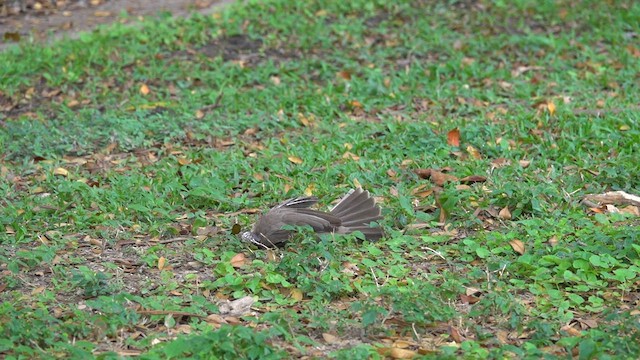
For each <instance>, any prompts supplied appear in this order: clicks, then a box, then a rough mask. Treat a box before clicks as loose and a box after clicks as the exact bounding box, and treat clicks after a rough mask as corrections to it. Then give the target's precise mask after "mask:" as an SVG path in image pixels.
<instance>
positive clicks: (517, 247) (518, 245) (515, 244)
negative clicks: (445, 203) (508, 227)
mask: <svg viewBox="0 0 640 360" xmlns="http://www.w3.org/2000/svg"><path fill="white" fill-rule="evenodd" d="M509 245H511V247H512V248H513V250H514V251H515V252H517V253H518V254H520V255H524V251H525V249H524V243H523V242H522V241H520V240H518V239H513V240H511V241H509Z"/></svg>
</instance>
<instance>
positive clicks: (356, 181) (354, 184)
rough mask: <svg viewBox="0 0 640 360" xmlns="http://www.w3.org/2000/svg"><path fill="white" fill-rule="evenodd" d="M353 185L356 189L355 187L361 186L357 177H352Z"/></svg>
mask: <svg viewBox="0 0 640 360" xmlns="http://www.w3.org/2000/svg"><path fill="white" fill-rule="evenodd" d="M353 186H355V187H356V189H357V188H362V184H360V181H358V179H357V178H354V179H353Z"/></svg>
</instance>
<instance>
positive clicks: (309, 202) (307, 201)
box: [274, 196, 318, 209]
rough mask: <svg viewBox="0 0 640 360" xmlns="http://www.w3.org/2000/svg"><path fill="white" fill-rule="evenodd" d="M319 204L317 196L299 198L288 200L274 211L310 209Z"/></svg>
mask: <svg viewBox="0 0 640 360" xmlns="http://www.w3.org/2000/svg"><path fill="white" fill-rule="evenodd" d="M317 202H318V198H317V197H315V196H304V197H297V198H293V199H289V200H286V201H284V202H282V203H280V204H278V206H276V207H275V208H274V209H279V208H292V209H304V208H308V207H311V206H313V205H315V204H316V203H317Z"/></svg>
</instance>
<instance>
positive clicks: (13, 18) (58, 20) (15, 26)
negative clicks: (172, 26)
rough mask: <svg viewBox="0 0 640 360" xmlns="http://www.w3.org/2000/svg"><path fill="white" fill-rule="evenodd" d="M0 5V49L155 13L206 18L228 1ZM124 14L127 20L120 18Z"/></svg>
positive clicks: (106, 0) (92, 0)
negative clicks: (18, 42)
mask: <svg viewBox="0 0 640 360" xmlns="http://www.w3.org/2000/svg"><path fill="white" fill-rule="evenodd" d="M19 2H20V1H7V0H5V1H0V4H3V3H4V5H2V7H1V8H0V14H1V15H0V34H2V36H3V38H2V39H1V40H2V42H1V44H0V48H4V47H6V46H8V45H10V44H11V43H14V42H15V41H16V40H18V39H25V38H31V37H33V38H34V39H35V40H38V41H46V40H47V39H51V38H61V37H65V36H68V37H72V38H73V37H75V36H77V34H78V33H79V32H81V31H88V30H91V29H93V28H95V27H96V26H98V25H101V24H109V23H113V22H116V21H119V22H122V23H130V22H133V21H137V20H139V19H140V18H146V17H149V16H155V15H157V14H158V13H159V12H169V13H171V14H173V15H174V16H187V15H188V14H190V13H192V12H194V11H197V12H200V13H203V14H208V13H211V12H213V11H215V10H216V9H217V8H219V7H220V6H221V5H224V4H227V3H230V2H231V0H90V1H86V0H68V1H57V2H56V5H53V4H51V3H50V2H47V1H45V2H43V3H44V5H39V6H38V5H34V4H35V3H38V2H36V1H29V0H23V1H22V2H23V3H24V4H25V5H24V6H22V8H21V7H20V6H19V5H14V4H18V3H19ZM123 12H126V14H127V17H126V18H125V17H122V16H121V15H122V14H123Z"/></svg>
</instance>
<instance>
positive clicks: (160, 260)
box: [158, 256, 167, 270]
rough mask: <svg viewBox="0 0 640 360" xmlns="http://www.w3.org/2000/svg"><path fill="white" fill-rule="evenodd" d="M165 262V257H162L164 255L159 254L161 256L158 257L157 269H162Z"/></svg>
mask: <svg viewBox="0 0 640 360" xmlns="http://www.w3.org/2000/svg"><path fill="white" fill-rule="evenodd" d="M166 263H167V259H165V257H164V256H161V257H160V258H159V259H158V270H162V269H164V266H165V265H166Z"/></svg>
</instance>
